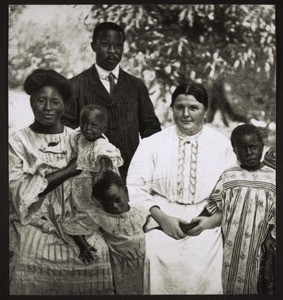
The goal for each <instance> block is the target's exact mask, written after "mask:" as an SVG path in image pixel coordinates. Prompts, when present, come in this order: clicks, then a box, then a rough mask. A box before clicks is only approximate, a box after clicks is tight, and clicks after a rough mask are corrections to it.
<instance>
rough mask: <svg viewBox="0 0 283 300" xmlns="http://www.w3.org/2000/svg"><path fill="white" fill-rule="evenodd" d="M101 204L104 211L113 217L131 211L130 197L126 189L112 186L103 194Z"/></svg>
mask: <svg viewBox="0 0 283 300" xmlns="http://www.w3.org/2000/svg"><path fill="white" fill-rule="evenodd" d="M103 196H104V197H103V201H101V204H102V206H103V208H104V210H105V211H106V212H107V213H109V214H113V215H118V214H122V213H124V212H127V211H128V210H129V209H130V206H129V204H128V203H129V196H128V191H127V188H126V187H122V186H117V185H111V186H110V187H109V188H108V189H107V190H106V191H105V192H104V193H103Z"/></svg>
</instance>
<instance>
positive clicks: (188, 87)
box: [170, 81, 208, 110]
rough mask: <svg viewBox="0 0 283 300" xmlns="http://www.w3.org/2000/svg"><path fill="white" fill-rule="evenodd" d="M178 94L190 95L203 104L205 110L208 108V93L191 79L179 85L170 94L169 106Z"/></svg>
mask: <svg viewBox="0 0 283 300" xmlns="http://www.w3.org/2000/svg"><path fill="white" fill-rule="evenodd" d="M179 95H192V96H194V97H195V98H196V100H197V101H198V102H200V103H202V104H203V106H204V108H205V110H207V108H208V94H207V91H206V89H205V87H204V86H203V85H202V84H200V83H197V82H195V81H192V82H189V83H183V84H181V85H179V86H178V87H177V88H176V89H175V91H174V92H173V94H172V101H171V105H170V106H171V107H172V106H173V105H174V103H175V100H176V98H177V97H178V96H179Z"/></svg>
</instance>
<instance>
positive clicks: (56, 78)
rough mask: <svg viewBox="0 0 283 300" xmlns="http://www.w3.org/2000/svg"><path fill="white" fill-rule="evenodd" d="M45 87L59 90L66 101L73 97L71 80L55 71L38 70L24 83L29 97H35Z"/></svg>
mask: <svg viewBox="0 0 283 300" xmlns="http://www.w3.org/2000/svg"><path fill="white" fill-rule="evenodd" d="M44 86H53V87H55V88H57V89H58V91H59V92H60V94H61V96H62V98H63V100H64V101H66V100H68V99H69V98H70V97H71V95H72V88H71V84H70V82H69V80H68V79H67V78H65V77H64V76H63V75H61V74H59V73H57V72H56V71H54V70H44V69H36V70H35V71H33V72H32V73H31V74H30V75H28V77H27V78H26V80H25V82H24V90H25V92H26V93H27V94H28V95H33V94H34V93H35V92H37V91H38V90H39V89H40V88H42V87H44Z"/></svg>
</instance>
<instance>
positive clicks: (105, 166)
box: [93, 156, 113, 181]
mask: <svg viewBox="0 0 283 300" xmlns="http://www.w3.org/2000/svg"><path fill="white" fill-rule="evenodd" d="M106 170H113V163H112V160H111V159H110V158H109V157H107V156H103V157H101V158H100V159H99V169H98V172H97V173H94V174H93V175H95V181H97V180H99V179H100V178H101V176H102V174H103V172H104V171H106Z"/></svg>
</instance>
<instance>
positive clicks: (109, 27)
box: [92, 22, 125, 42]
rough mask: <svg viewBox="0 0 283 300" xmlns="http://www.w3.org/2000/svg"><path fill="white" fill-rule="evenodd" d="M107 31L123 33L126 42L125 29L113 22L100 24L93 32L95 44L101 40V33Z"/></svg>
mask: <svg viewBox="0 0 283 300" xmlns="http://www.w3.org/2000/svg"><path fill="white" fill-rule="evenodd" d="M106 30H114V31H117V32H121V33H122V35H123V39H124V41H125V33H124V29H123V28H122V27H121V26H119V25H118V24H116V23H113V22H104V23H100V24H98V25H97V26H96V27H95V28H94V30H93V35H92V40H93V41H94V42H95V41H96V40H97V39H98V38H99V35H100V33H101V32H103V31H106Z"/></svg>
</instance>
